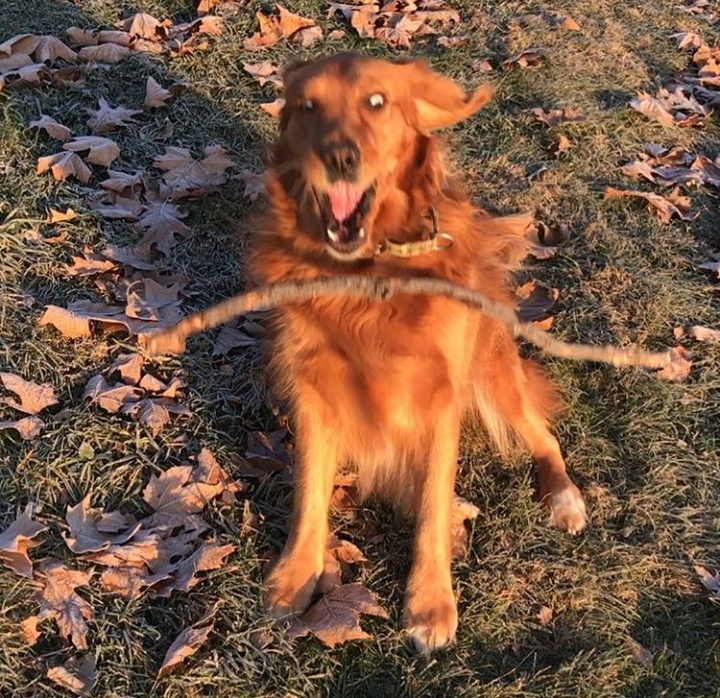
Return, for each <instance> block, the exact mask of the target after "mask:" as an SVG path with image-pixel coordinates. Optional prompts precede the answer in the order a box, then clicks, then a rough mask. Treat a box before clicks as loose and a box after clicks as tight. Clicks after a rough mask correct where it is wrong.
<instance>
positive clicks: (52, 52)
mask: <svg viewBox="0 0 720 698" xmlns="http://www.w3.org/2000/svg"><path fill="white" fill-rule="evenodd" d="M37 39H38V42H37V45H36V46H35V50H34V51H33V52H32V56H33V58H34V59H35V60H36V62H38V63H46V62H47V63H54V62H55V61H56V60H57V59H58V58H61V59H62V60H64V61H67V62H68V63H74V62H75V61H76V60H77V53H75V51H73V50H72V49H71V48H70V47H69V46H66V45H65V44H64V43H63V42H62V41H60V39H58V38H57V37H55V36H49V35H46V36H38V37H37Z"/></svg>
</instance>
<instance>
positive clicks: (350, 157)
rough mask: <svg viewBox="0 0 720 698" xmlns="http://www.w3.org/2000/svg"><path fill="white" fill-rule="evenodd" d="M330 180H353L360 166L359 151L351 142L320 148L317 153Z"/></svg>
mask: <svg viewBox="0 0 720 698" xmlns="http://www.w3.org/2000/svg"><path fill="white" fill-rule="evenodd" d="M318 154H319V155H320V159H321V160H322V161H323V164H324V165H325V168H326V169H327V172H328V175H329V176H330V179H332V180H336V179H347V180H354V179H355V178H356V177H357V173H358V167H359V166H360V149H359V148H358V147H357V145H355V143H353V142H352V141H345V142H343V143H334V144H332V145H326V146H322V147H321V148H320V150H319V152H318Z"/></svg>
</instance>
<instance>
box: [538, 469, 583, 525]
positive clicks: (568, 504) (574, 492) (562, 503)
mask: <svg viewBox="0 0 720 698" xmlns="http://www.w3.org/2000/svg"><path fill="white" fill-rule="evenodd" d="M545 501H546V502H547V504H548V505H549V506H550V521H551V523H553V524H555V526H557V527H558V528H559V529H561V530H563V531H567V532H568V533H569V534H570V535H575V534H576V533H580V531H582V530H583V529H584V528H585V526H586V525H587V521H588V519H587V513H586V511H585V502H584V501H583V496H582V495H581V494H580V490H579V489H578V488H577V487H576V486H575V485H573V483H572V482H568V484H567V485H565V487H563V488H562V489H561V490H560V491H558V492H551V493H550V494H549V495H548V496H547V498H546V500H545Z"/></svg>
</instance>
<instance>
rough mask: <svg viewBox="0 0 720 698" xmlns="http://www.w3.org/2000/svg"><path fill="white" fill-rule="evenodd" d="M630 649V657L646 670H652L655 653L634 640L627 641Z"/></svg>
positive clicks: (628, 639)
mask: <svg viewBox="0 0 720 698" xmlns="http://www.w3.org/2000/svg"><path fill="white" fill-rule="evenodd" d="M626 643H627V646H628V649H629V650H630V656H631V657H632V658H633V659H634V660H635V661H636V662H637V663H638V664H640V665H641V666H643V667H645V669H652V665H653V659H655V653H654V652H651V651H650V650H648V649H646V648H645V647H643V646H642V645H641V644H640V643H639V642H637V641H635V640H633V639H632V638H627V640H626Z"/></svg>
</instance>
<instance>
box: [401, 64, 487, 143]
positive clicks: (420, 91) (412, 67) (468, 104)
mask: <svg viewBox="0 0 720 698" xmlns="http://www.w3.org/2000/svg"><path fill="white" fill-rule="evenodd" d="M398 66H399V68H400V69H401V71H402V72H403V79H404V80H406V81H407V83H408V84H409V86H410V95H411V97H412V99H413V101H414V102H415V107H416V109H417V115H418V126H419V128H420V130H422V131H434V130H435V129H438V128H444V127H445V126H452V125H453V124H456V123H458V121H462V120H463V119H466V118H467V117H468V116H472V115H473V114H474V113H475V112H476V111H479V110H480V109H481V108H482V107H483V106H485V104H487V102H488V101H489V100H490V98H491V97H492V95H493V92H494V91H495V88H494V87H492V85H480V87H478V88H477V89H476V90H475V91H474V92H473V93H472V94H469V95H468V94H466V92H465V91H464V90H463V89H462V88H461V87H460V86H459V85H458V84H457V83H455V82H453V81H452V80H450V79H449V78H446V77H443V76H442V75H438V74H437V73H435V72H433V71H432V70H431V69H430V68H429V67H428V65H427V64H426V63H425V62H423V61H412V62H409V63H399V64H398Z"/></svg>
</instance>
